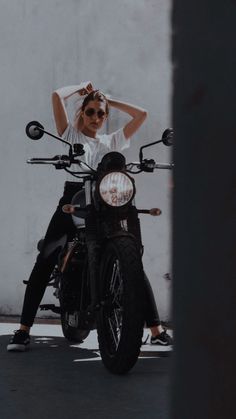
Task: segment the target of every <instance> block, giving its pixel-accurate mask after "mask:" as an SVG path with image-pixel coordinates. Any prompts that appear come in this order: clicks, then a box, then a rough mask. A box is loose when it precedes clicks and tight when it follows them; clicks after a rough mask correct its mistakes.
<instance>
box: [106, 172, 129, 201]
mask: <svg viewBox="0 0 236 419" xmlns="http://www.w3.org/2000/svg"><path fill="white" fill-rule="evenodd" d="M99 194H100V197H101V198H102V200H103V201H104V202H105V203H106V204H107V205H110V206H112V207H122V206H123V205H126V204H127V203H128V202H129V201H131V200H132V198H133V196H134V185H133V182H132V180H131V178H130V177H129V176H128V175H126V174H125V173H123V172H111V173H108V174H107V175H105V176H104V177H103V178H102V180H101V182H100V185H99Z"/></svg>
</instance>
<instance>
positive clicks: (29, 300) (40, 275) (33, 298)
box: [21, 182, 160, 327]
mask: <svg viewBox="0 0 236 419" xmlns="http://www.w3.org/2000/svg"><path fill="white" fill-rule="evenodd" d="M80 189H81V184H80V183H78V182H66V183H65V188H64V194H63V196H62V198H61V199H60V201H59V204H58V207H57V209H56V211H55V213H54V215H53V217H52V219H51V221H50V223H49V226H48V229H47V232H46V235H45V238H44V243H43V248H42V249H41V251H40V253H39V255H38V257H37V260H36V263H35V265H34V268H33V270H32V272H31V275H30V277H29V282H28V285H27V287H26V292H25V297H24V303H23V309H22V315H21V324H23V325H25V326H28V327H31V326H32V325H33V322H34V319H35V316H36V313H37V310H38V307H39V304H40V302H41V300H42V298H43V295H44V293H45V289H46V287H47V284H48V282H49V280H50V276H51V273H52V271H53V269H54V266H55V265H56V263H57V256H58V252H56V251H54V252H53V253H51V254H50V255H49V256H47V255H46V253H47V249H48V247H49V246H50V243H52V242H55V241H56V240H59V239H60V238H61V237H63V236H64V235H65V234H67V235H69V237H70V236H71V238H72V237H73V236H74V232H75V226H74V224H73V221H72V218H71V215H69V214H65V213H64V212H63V211H62V206H63V205H65V204H68V203H70V202H71V199H72V197H73V195H74V194H75V193H76V192H77V191H79V190H80ZM145 285H146V286H145V290H146V299H145V300H146V301H145V303H146V310H145V311H146V313H145V314H146V315H145V321H146V326H147V327H152V326H158V325H159V324H160V319H159V315H158V311H157V307H156V303H155V299H154V295H153V292H152V288H151V285H150V283H149V281H148V278H147V277H146V275H145Z"/></svg>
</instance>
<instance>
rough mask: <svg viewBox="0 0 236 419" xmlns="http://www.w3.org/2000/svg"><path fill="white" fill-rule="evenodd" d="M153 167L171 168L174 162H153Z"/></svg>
mask: <svg viewBox="0 0 236 419" xmlns="http://www.w3.org/2000/svg"><path fill="white" fill-rule="evenodd" d="M154 167H155V169H173V168H174V164H173V163H157V164H155V166H154Z"/></svg>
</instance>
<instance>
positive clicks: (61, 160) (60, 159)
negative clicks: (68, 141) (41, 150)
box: [27, 156, 71, 167]
mask: <svg viewBox="0 0 236 419" xmlns="http://www.w3.org/2000/svg"><path fill="white" fill-rule="evenodd" d="M65 157H66V158H65ZM27 163H29V164H53V165H55V166H59V165H62V166H65V167H70V165H71V161H70V159H69V157H67V156H55V157H52V158H49V159H48V158H33V159H28V160H27Z"/></svg>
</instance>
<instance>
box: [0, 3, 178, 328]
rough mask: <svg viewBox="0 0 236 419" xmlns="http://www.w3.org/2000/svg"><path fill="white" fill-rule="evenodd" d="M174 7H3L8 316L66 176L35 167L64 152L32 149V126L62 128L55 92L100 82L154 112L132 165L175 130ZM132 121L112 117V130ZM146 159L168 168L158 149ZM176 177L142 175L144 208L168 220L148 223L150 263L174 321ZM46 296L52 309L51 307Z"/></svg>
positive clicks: (3, 256)
mask: <svg viewBox="0 0 236 419" xmlns="http://www.w3.org/2000/svg"><path fill="white" fill-rule="evenodd" d="M170 3H171V1H170V0H116V1H110V0H97V1H95V0H93V1H92V0H67V1H66V2H65V1H64V0H41V1H40V0H10V1H9V0H0V7H1V14H0V53H1V77H0V92H1V102H0V120H1V137H2V138H1V143H0V149H1V151H0V159H1V160H0V161H1V163H0V187H1V198H2V199H1V207H0V226H1V240H0V281H1V282H0V284H1V288H0V289H1V292H0V313H3V314H19V313H20V311H21V306H22V299H23V295H24V289H25V287H24V286H23V284H22V280H23V279H27V278H28V275H29V273H30V271H31V268H32V266H33V263H34V259H35V257H36V254H37V252H36V243H37V241H38V239H39V238H40V237H41V236H43V235H44V232H45V229H46V227H47V224H48V221H49V219H50V216H51V215H52V213H53V211H54V208H55V206H56V204H57V201H58V199H59V197H60V195H61V193H62V189H63V182H64V174H63V172H59V171H56V170H55V169H53V168H51V167H45V166H30V165H27V164H26V159H27V158H30V157H37V156H45V157H47V156H50V155H54V154H57V152H58V151H59V150H58V145H57V143H56V142H54V141H52V140H51V139H49V138H46V137H45V139H44V140H41V141H40V142H32V141H30V140H28V139H27V138H26V135H25V132H24V130H25V125H26V124H27V122H29V121H30V120H35V119H36V120H39V121H40V122H41V123H42V124H43V125H44V126H45V128H46V129H48V130H54V123H53V118H52V110H51V92H52V90H53V89H55V88H57V87H60V86H62V85H66V84H76V83H79V82H80V81H82V80H91V81H92V82H93V84H94V86H95V87H97V88H100V89H102V90H103V91H104V92H108V93H110V94H112V95H113V96H115V97H117V98H120V99H123V100H127V101H130V102H131V103H135V104H137V105H140V106H143V107H144V108H146V109H147V110H148V111H149V118H148V120H147V122H145V125H144V126H143V127H142V128H141V129H140V131H139V132H138V134H136V135H135V137H134V138H133V142H132V147H131V149H130V150H128V151H127V153H126V157H127V160H128V161H130V160H137V158H138V149H139V147H140V146H141V144H145V143H147V142H148V141H154V140H156V139H158V138H160V136H161V134H162V131H163V130H164V129H165V128H166V127H167V126H171V122H170V101H171V65H170ZM124 121H126V119H125V117H123V115H121V114H120V113H119V112H114V111H113V112H112V114H111V117H110V121H109V129H110V130H112V129H116V128H119V127H120V126H122V124H123V123H124ZM146 155H147V157H154V158H158V160H159V161H163V162H164V161H169V159H170V157H169V149H167V148H165V147H164V146H159V147H157V146H155V147H154V148H152V149H150V151H147V153H146ZM168 181H169V173H166V172H165V173H164V172H156V173H155V174H144V175H137V177H136V182H137V190H138V195H137V204H138V207H142V206H143V207H153V206H158V207H160V208H161V209H162V211H163V214H162V215H161V217H159V218H152V217H149V216H141V217H142V218H141V220H142V232H143V242H144V245H145V255H144V264H145V269H146V271H147V274H148V276H149V277H150V280H151V283H152V285H153V289H154V293H155V296H156V298H157V302H158V308H159V311H160V314H161V317H162V319H164V320H168V319H170V283H168V282H167V281H166V280H165V279H163V275H164V274H165V273H166V272H169V270H170V254H169V253H170V226H169V218H170V210H169V207H170V194H171V191H170V188H169V185H168ZM50 295H51V294H50V293H49V291H47V294H46V296H45V299H44V302H50V298H51V297H50Z"/></svg>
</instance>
